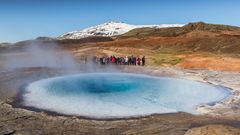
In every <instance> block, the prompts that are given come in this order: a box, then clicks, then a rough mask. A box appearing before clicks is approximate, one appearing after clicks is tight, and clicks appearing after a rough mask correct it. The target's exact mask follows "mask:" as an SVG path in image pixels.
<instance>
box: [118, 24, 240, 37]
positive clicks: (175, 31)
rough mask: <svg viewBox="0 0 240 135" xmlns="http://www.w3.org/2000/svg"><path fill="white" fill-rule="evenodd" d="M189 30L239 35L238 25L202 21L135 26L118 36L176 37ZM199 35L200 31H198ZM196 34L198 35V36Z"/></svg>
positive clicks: (212, 33)
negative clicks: (145, 26) (156, 26)
mask: <svg viewBox="0 0 240 135" xmlns="http://www.w3.org/2000/svg"><path fill="white" fill-rule="evenodd" d="M191 32H202V34H203V35H205V36H206V32H208V35H209V36H212V35H215V36H216V35H220V34H227V35H240V27H235V26H229V25H218V24H207V23H204V22H197V23H189V24H187V25H184V26H183V27H170V28H137V29H133V30H131V31H129V32H127V33H125V34H123V35H120V36H119V37H118V38H120V39H122V38H145V37H150V36H153V37H176V36H183V35H185V34H188V33H191ZM199 35H201V33H199ZM199 35H198V36H199Z"/></svg>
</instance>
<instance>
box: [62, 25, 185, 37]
mask: <svg viewBox="0 0 240 135" xmlns="http://www.w3.org/2000/svg"><path fill="white" fill-rule="evenodd" d="M182 26H183V24H160V25H156V24H154V25H132V24H127V23H124V22H120V21H110V22H106V23H103V24H99V25H96V26H92V27H89V28H85V29H82V30H79V31H72V32H67V33H65V34H63V35H61V36H59V37H58V39H81V38H86V37H90V36H109V37H111V36H117V35H121V34H124V33H126V32H128V31H130V30H132V29H136V28H146V27H150V28H165V27H182Z"/></svg>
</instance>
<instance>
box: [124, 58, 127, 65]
mask: <svg viewBox="0 0 240 135" xmlns="http://www.w3.org/2000/svg"><path fill="white" fill-rule="evenodd" d="M124 61H125V65H128V56H126V57H125V59H124Z"/></svg>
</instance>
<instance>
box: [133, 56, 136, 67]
mask: <svg viewBox="0 0 240 135" xmlns="http://www.w3.org/2000/svg"><path fill="white" fill-rule="evenodd" d="M133 65H134V66H136V65H137V58H136V57H133Z"/></svg>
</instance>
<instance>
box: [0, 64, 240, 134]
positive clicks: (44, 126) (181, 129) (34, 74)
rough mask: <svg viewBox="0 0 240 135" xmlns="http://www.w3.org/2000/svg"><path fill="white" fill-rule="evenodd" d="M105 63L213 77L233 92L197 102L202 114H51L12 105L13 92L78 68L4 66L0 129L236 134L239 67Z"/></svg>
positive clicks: (158, 72)
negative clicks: (102, 117)
mask: <svg viewBox="0 0 240 135" xmlns="http://www.w3.org/2000/svg"><path fill="white" fill-rule="evenodd" d="M111 69H112V71H118V72H134V73H142V74H149V75H155V76H160V75H161V76H171V77H177V78H184V79H190V80H195V81H202V82H208V83H213V84H216V85H222V86H226V87H229V88H232V89H233V90H232V92H233V95H232V96H231V97H229V98H228V99H226V100H224V101H223V102H221V103H218V104H217V105H216V106H214V107H211V106H206V105H205V106H200V107H199V108H198V110H199V111H200V112H201V113H202V115H191V114H188V113H173V114H154V115H152V116H146V117H141V118H130V119H120V120H91V119H85V118H81V117H75V116H56V115H53V114H49V113H47V112H41V111H40V112H34V111H31V110H26V109H21V108H15V107H13V106H12V101H13V100H14V97H16V95H17V94H18V93H19V90H20V89H21V88H22V87H23V86H24V85H26V84H28V83H30V82H32V81H35V80H38V79H41V78H46V77H51V76H57V75H61V74H67V73H75V72H81V71H74V72H73V71H71V72H68V71H62V70H56V69H48V68H27V69H19V70H13V71H6V72H1V73H0V86H1V88H0V92H1V93H0V95H1V96H0V99H1V102H0V134H6V135H7V134H23V135H27V134H51V135H52V134H104V135H107V134H161V135H165V134H166V135H181V134H182V135H183V134H185V133H186V134H187V135H193V134H194V135H198V134H199V135H202V134H209V135H210V134H211V133H212V134H213V135H214V134H216V135H217V134H224V135H225V134H226V135H239V134H240V132H239V129H240V119H239V118H240V113H239V112H240V106H239V104H240V100H239V89H238V88H240V74H239V73H233V72H220V71H209V70H184V69H178V68H159V67H158V68H154V67H120V68H111Z"/></svg>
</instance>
